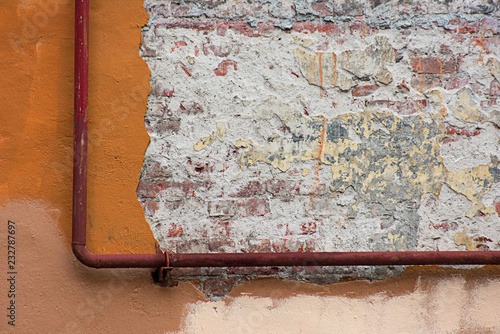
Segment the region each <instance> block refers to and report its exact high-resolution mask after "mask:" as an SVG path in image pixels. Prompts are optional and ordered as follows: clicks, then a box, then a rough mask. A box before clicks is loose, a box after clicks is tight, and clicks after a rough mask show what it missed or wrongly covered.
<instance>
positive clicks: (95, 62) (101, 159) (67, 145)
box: [0, 0, 155, 253]
mask: <svg viewBox="0 0 500 334" xmlns="http://www.w3.org/2000/svg"><path fill="white" fill-rule="evenodd" d="M42 3H49V4H51V3H52V4H54V3H55V4H57V3H58V4H59V5H57V6H55V7H53V9H54V10H53V11H49V12H48V13H47V11H42V9H41V8H42V7H41V5H40V4H42ZM0 12H1V13H0V15H1V16H0V27H1V28H0V31H1V32H2V34H1V37H0V45H2V47H1V49H0V54H1V58H0V59H2V63H3V66H2V67H1V69H0V80H1V81H0V85H1V87H2V90H1V92H0V96H1V100H2V109H3V110H4V111H3V112H2V114H1V115H0V117H1V123H0V124H1V132H0V151H1V152H2V158H1V159H0V170H1V171H2V172H1V175H0V199H1V201H2V202H5V201H7V200H14V199H21V198H38V199H45V200H47V201H49V202H50V203H54V204H56V205H57V206H58V207H59V209H60V211H61V214H62V216H61V219H60V221H59V227H60V228H61V230H62V231H64V234H65V236H66V238H67V239H68V241H69V240H70V238H71V225H70V222H71V216H70V213H71V191H72V190H71V189H72V142H73V141H72V131H73V120H72V117H73V54H74V50H73V49H74V41H73V34H74V27H73V25H74V14H73V13H74V5H73V3H72V1H65V0H58V1H56V0H54V1H35V0H31V1H13V0H9V1H6V2H5V1H3V2H2V3H1V4H0ZM44 18H45V20H44ZM90 21H91V33H90V39H91V55H90V73H91V74H90V78H89V81H90V84H89V85H90V90H89V96H90V100H89V119H90V120H89V141H90V142H89V163H88V168H89V172H88V175H89V179H88V193H89V199H88V200H89V203H88V225H89V229H88V244H89V248H90V250H92V251H94V252H98V253H120V252H141V253H149V252H154V249H155V248H154V247H155V240H154V238H153V236H152V233H151V231H150V229H149V226H148V223H147V222H146V221H145V219H144V214H143V211H142V209H141V207H140V205H139V203H138V201H137V198H136V195H135V189H136V187H137V183H138V179H139V175H140V170H141V166H142V161H143V159H144V151H145V149H146V147H147V145H148V141H149V137H148V135H147V133H146V131H145V129H144V125H143V121H142V119H143V117H144V112H145V109H146V98H147V96H148V94H149V89H150V88H149V69H148V67H147V65H146V64H145V63H144V61H143V60H142V59H141V58H140V56H139V54H138V49H139V45H140V41H141V31H140V27H141V26H143V25H144V24H145V23H146V22H147V15H146V13H145V11H144V8H143V5H142V2H141V1H121V2H120V3H119V5H118V4H116V3H114V2H110V1H91V18H90Z"/></svg>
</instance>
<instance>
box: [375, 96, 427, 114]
mask: <svg viewBox="0 0 500 334" xmlns="http://www.w3.org/2000/svg"><path fill="white" fill-rule="evenodd" d="M366 106H384V107H386V108H390V109H393V110H396V111H397V112H398V113H399V114H401V115H412V114H414V113H417V112H422V111H424V109H425V108H427V100H426V99H422V100H403V101H390V100H373V101H366Z"/></svg>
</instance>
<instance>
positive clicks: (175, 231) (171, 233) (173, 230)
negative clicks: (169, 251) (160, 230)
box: [167, 223, 182, 237]
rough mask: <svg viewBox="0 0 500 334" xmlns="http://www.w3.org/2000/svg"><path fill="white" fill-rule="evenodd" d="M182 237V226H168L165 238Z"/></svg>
mask: <svg viewBox="0 0 500 334" xmlns="http://www.w3.org/2000/svg"><path fill="white" fill-rule="evenodd" d="M181 235H182V226H181V225H178V224H174V223H172V224H170V228H169V229H168V231H167V237H178V236H181Z"/></svg>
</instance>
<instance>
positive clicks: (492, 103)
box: [481, 98, 498, 108]
mask: <svg viewBox="0 0 500 334" xmlns="http://www.w3.org/2000/svg"><path fill="white" fill-rule="evenodd" d="M497 103H498V101H497V99H496V98H488V99H486V101H481V108H488V107H492V106H496V105H497Z"/></svg>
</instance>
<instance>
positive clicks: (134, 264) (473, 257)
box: [72, 0, 500, 268]
mask: <svg viewBox="0 0 500 334" xmlns="http://www.w3.org/2000/svg"><path fill="white" fill-rule="evenodd" d="M75 5H76V9H75V13H76V15H75V18H76V22H75V118H74V122H75V124H74V125H75V128H74V147H73V149H74V155H73V232H72V248H73V252H74V254H75V256H76V257H77V258H78V260H80V261H81V262H82V263H83V264H85V265H87V266H89V267H93V268H160V267H245V266H250V267H254V266H255V267H260V266H262V267H264V266H354V265H358V266H359V265H366V266H372V265H428V264H434V265H437V264H440V265H444V264H453V265H459V264H475V265H482V264H500V251H459V252H329V253H327V252H323V253H233V254H230V253H227V254H225V253H211V254H167V253H164V254H93V253H91V252H90V251H88V249H87V247H86V241H87V233H86V228H87V148H88V136H87V134H88V121H87V120H88V73H89V70H88V68H89V67H88V66H89V0H76V1H75Z"/></svg>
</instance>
